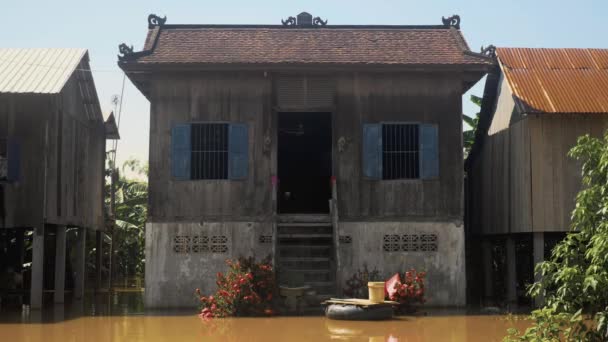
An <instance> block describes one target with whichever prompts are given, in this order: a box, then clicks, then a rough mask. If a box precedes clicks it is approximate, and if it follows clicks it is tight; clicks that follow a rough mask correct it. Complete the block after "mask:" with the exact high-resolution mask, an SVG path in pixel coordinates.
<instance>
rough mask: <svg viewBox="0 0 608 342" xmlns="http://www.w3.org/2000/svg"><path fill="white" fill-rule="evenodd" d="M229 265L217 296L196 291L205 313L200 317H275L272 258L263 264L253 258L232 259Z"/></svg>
mask: <svg viewBox="0 0 608 342" xmlns="http://www.w3.org/2000/svg"><path fill="white" fill-rule="evenodd" d="M226 264H227V265H228V271H227V272H226V274H223V273H221V272H218V274H217V281H216V284H217V287H218V289H217V291H216V293H215V295H210V296H208V297H206V296H203V295H201V291H200V289H196V295H197V298H198V300H199V302H200V310H201V312H200V315H199V317H201V318H202V319H211V318H214V317H231V316H261V315H267V316H269V315H272V314H273V313H274V311H273V309H272V300H273V297H274V292H275V275H274V271H273V268H272V263H271V260H270V257H267V258H265V259H264V260H262V261H260V262H256V261H255V259H254V258H253V257H249V258H239V259H238V260H236V261H235V260H230V259H228V260H226Z"/></svg>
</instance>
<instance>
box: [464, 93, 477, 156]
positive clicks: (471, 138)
mask: <svg viewBox="0 0 608 342" xmlns="http://www.w3.org/2000/svg"><path fill="white" fill-rule="evenodd" d="M471 102H473V103H474V104H476V105H477V106H479V107H480V108H481V97H479V96H475V95H471ZM462 120H463V121H464V122H465V123H466V124H467V125H469V127H470V128H469V129H467V130H465V131H463V132H462V138H463V139H462V140H463V143H464V157H465V158H466V157H467V156H468V155H469V152H471V147H473V143H474V142H475V132H476V131H477V124H478V123H479V113H477V114H475V117H471V116H468V115H466V114H462Z"/></svg>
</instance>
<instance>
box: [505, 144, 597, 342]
mask: <svg viewBox="0 0 608 342" xmlns="http://www.w3.org/2000/svg"><path fill="white" fill-rule="evenodd" d="M569 155H570V156H571V157H573V158H575V159H576V160H578V161H580V162H582V184H583V190H581V191H580V192H579V193H578V195H577V197H576V207H575V209H574V211H573V212H572V230H571V232H570V233H569V234H568V236H567V237H566V238H565V239H564V240H563V241H561V242H560V243H559V244H558V245H557V246H556V247H555V248H554V249H553V251H552V253H551V258H550V259H549V260H548V261H545V262H542V263H540V264H538V265H537V266H536V272H537V273H538V274H540V275H541V276H542V279H541V280H540V281H539V282H536V283H535V284H533V285H532V286H531V287H530V290H529V294H530V295H531V296H537V295H541V294H542V295H544V296H545V303H546V304H545V305H544V306H543V307H542V308H540V309H539V310H535V311H533V312H532V314H531V316H530V318H531V320H532V322H533V323H532V326H531V327H530V328H528V329H527V330H526V331H524V332H519V331H516V330H510V331H509V336H507V337H506V338H505V340H506V341H562V340H567V341H606V340H608V321H607V315H608V132H607V133H606V135H605V136H604V137H603V138H602V139H598V138H593V137H590V136H589V135H585V136H582V137H580V138H579V139H578V141H577V144H576V146H575V147H574V148H573V149H572V150H571V151H570V153H569Z"/></svg>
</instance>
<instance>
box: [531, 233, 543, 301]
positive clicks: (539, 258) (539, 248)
mask: <svg viewBox="0 0 608 342" xmlns="http://www.w3.org/2000/svg"><path fill="white" fill-rule="evenodd" d="M533 255H534V267H536V265H537V264H538V263H540V262H543V261H545V233H544V232H537V233H534V242H533ZM540 279H541V277H540V275H538V274H536V273H534V281H540ZM544 302H545V298H544V296H543V295H540V296H536V298H534V305H535V306H536V307H541V306H542V305H543V304H544Z"/></svg>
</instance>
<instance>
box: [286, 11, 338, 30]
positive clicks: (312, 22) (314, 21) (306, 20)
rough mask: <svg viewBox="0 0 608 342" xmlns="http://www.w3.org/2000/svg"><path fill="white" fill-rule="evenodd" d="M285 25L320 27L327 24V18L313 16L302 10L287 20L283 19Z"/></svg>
mask: <svg viewBox="0 0 608 342" xmlns="http://www.w3.org/2000/svg"><path fill="white" fill-rule="evenodd" d="M281 23H282V24H283V26H294V27H295V26H298V27H319V26H325V25H327V20H323V19H321V17H314V18H313V17H312V15H311V14H310V13H308V12H302V13H300V14H298V15H297V17H288V18H287V20H283V19H281Z"/></svg>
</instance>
